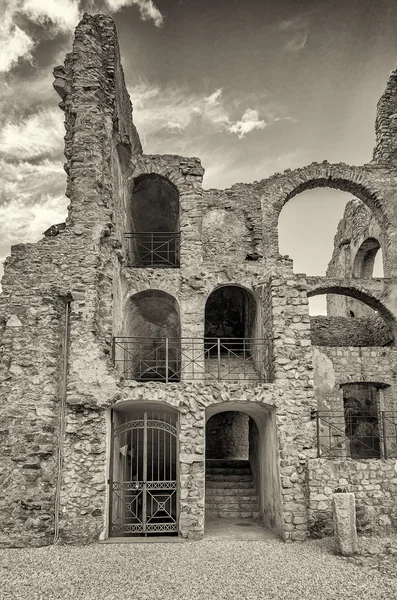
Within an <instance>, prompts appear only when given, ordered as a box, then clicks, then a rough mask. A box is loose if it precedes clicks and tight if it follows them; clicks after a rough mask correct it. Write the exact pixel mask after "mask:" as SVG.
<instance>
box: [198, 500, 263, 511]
mask: <svg viewBox="0 0 397 600" xmlns="http://www.w3.org/2000/svg"><path fill="white" fill-rule="evenodd" d="M205 506H206V508H208V509H209V510H223V511H235V510H238V511H241V510H242V511H247V512H249V511H255V510H259V506H258V503H257V502H256V501H254V502H250V501H249V500H246V501H241V502H224V501H222V500H220V501H219V502H213V501H212V500H211V502H206V503H205Z"/></svg>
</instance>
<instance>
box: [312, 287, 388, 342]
mask: <svg viewBox="0 0 397 600" xmlns="http://www.w3.org/2000/svg"><path fill="white" fill-rule="evenodd" d="M307 295H308V298H312V297H315V296H318V295H326V296H327V308H328V310H327V315H316V316H315V315H311V317H310V323H311V338H312V344H313V345H317V346H358V347H359V346H386V345H387V346H389V345H394V343H395V339H396V323H395V320H394V317H393V315H392V314H391V313H390V311H389V310H388V309H387V308H386V307H385V306H384V305H383V304H382V302H381V301H380V300H378V299H377V298H374V297H373V296H371V295H370V294H368V293H366V292H365V291H363V290H360V289H358V288H353V287H352V288H349V287H341V286H335V285H331V284H329V285H328V286H327V285H325V284H321V285H319V286H318V287H316V288H314V289H311V290H310V291H308V294H307ZM335 297H340V298H341V301H339V302H338V301H337V299H336V298H335ZM343 297H345V298H343ZM347 299H354V301H355V303H353V304H350V303H349V302H347V301H346V300H347Z"/></svg>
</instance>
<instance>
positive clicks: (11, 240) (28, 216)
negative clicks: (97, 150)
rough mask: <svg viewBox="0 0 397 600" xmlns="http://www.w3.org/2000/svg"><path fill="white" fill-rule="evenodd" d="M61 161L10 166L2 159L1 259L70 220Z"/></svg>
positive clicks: (10, 164) (0, 204)
mask: <svg viewBox="0 0 397 600" xmlns="http://www.w3.org/2000/svg"><path fill="white" fill-rule="evenodd" d="M65 182H66V175H65V172H64V171H63V168H62V162H61V161H59V162H58V161H51V160H48V159H46V160H43V161H41V162H39V163H37V164H32V163H29V162H26V161H21V162H18V163H10V162H7V161H5V160H4V159H1V158H0V260H2V259H3V258H5V257H6V256H7V255H8V254H9V253H10V246H11V245H12V244H16V243H24V242H35V241H37V240H38V239H40V237H41V234H42V233H43V231H45V229H47V227H49V226H50V225H52V224H54V223H60V222H62V221H64V220H65V218H66V207H67V205H68V199H67V198H66V197H65V195H64V189H65Z"/></svg>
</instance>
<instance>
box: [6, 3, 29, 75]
mask: <svg viewBox="0 0 397 600" xmlns="http://www.w3.org/2000/svg"><path fill="white" fill-rule="evenodd" d="M15 6H16V5H15V2H14V1H12V0H6V4H5V6H4V13H3V16H2V19H1V23H0V73H6V72H7V71H9V70H10V69H12V67H13V66H14V65H15V64H16V63H17V62H18V60H19V58H25V59H26V60H32V50H33V48H34V46H35V43H34V41H33V40H32V38H31V37H29V36H28V35H27V34H26V33H25V32H24V31H22V29H20V27H18V26H17V25H16V24H15V23H14V13H15Z"/></svg>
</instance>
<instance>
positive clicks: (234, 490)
mask: <svg viewBox="0 0 397 600" xmlns="http://www.w3.org/2000/svg"><path fill="white" fill-rule="evenodd" d="M210 483H214V482H213V481H211V482H210ZM219 483H220V484H221V483H225V482H224V481H220V482H219ZM242 483H247V484H248V483H249V482H245V481H243V482H242ZM206 495H207V496H256V490H255V488H254V487H251V486H250V487H248V486H247V487H220V485H219V486H217V487H208V485H207V489H206Z"/></svg>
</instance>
